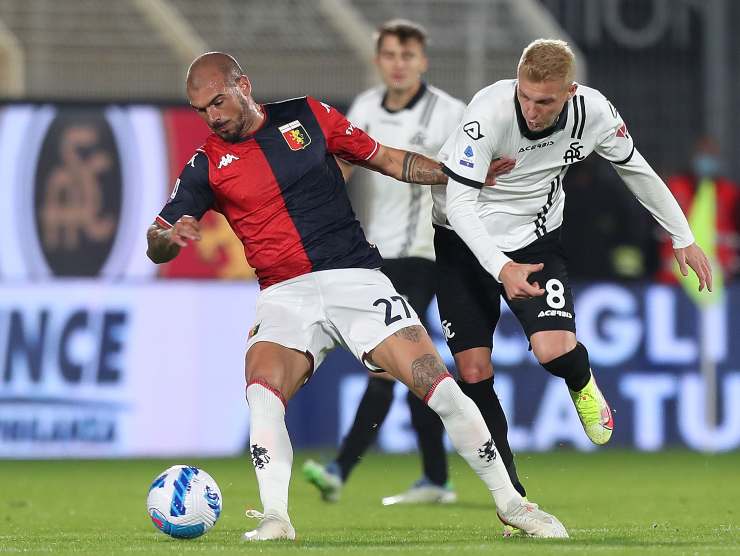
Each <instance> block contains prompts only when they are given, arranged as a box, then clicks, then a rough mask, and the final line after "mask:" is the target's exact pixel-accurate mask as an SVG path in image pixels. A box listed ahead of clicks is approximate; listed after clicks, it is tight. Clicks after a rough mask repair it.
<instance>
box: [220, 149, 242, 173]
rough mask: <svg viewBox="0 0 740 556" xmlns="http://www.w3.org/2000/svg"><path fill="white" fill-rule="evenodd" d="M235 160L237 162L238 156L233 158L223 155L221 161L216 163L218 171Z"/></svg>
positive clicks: (230, 155) (231, 155)
mask: <svg viewBox="0 0 740 556" xmlns="http://www.w3.org/2000/svg"><path fill="white" fill-rule="evenodd" d="M235 160H239V157H238V156H234V155H233V154H231V153H229V154H225V155H223V156H222V157H221V161H220V162H219V163H218V169H219V170H220V169H221V168H226V167H227V166H228V165H229V164H231V163H232V162H234V161H235Z"/></svg>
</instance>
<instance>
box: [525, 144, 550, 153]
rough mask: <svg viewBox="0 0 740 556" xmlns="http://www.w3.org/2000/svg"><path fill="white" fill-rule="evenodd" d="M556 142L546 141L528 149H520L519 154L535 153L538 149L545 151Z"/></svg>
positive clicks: (527, 147) (529, 146)
mask: <svg viewBox="0 0 740 556" xmlns="http://www.w3.org/2000/svg"><path fill="white" fill-rule="evenodd" d="M554 144H555V141H545V142H544V143H537V144H536V145H528V146H526V147H520V148H519V152H520V153H523V152H526V151H534V150H536V149H544V148H545V147H552V146H553V145H554Z"/></svg>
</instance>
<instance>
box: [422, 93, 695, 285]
mask: <svg viewBox="0 0 740 556" xmlns="http://www.w3.org/2000/svg"><path fill="white" fill-rule="evenodd" d="M592 151H596V152H597V153H598V154H599V155H600V156H602V157H603V158H605V159H606V160H608V161H609V162H611V163H612V164H613V165H614V167H615V169H616V170H617V172H618V174H619V175H620V176H621V177H622V179H623V180H624V181H625V183H626V185H627V186H628V187H629V188H630V190H631V191H632V192H633V193H634V194H635V196H636V197H637V198H638V200H639V201H640V202H641V203H642V204H643V205H644V206H645V207H646V208H647V209H648V210H649V211H650V212H651V213H652V214H653V216H654V217H655V218H656V220H658V222H659V223H660V224H661V225H662V226H663V227H664V228H665V229H666V231H667V232H668V233H669V234H670V235H671V237H672V238H673V244H674V246H675V247H686V246H688V245H690V244H691V243H693V242H694V238H693V236H692V234H691V230H690V229H689V225H688V223H687V222H686V218H685V217H684V215H683V213H682V212H681V209H680V208H679V206H678V203H677V202H676V200H675V199H674V198H673V196H672V195H671V193H670V191H669V190H668V188H667V186H666V185H665V184H664V183H663V181H662V180H661V179H660V178H659V177H658V176H657V174H656V173H655V172H654V171H653V169H652V168H651V167H650V165H649V164H648V163H647V162H646V161H645V159H644V158H643V157H642V156H641V155H640V153H639V152H637V150H635V147H634V144H633V142H632V137H631V136H630V135H629V133H628V131H627V127H626V125H625V124H624V122H623V121H622V118H621V116H620V115H619V113H618V112H617V110H616V109H615V108H614V106H612V105H611V103H610V102H609V101H608V100H607V99H606V98H605V97H604V96H603V95H602V94H601V93H600V92H599V91H597V90H596V89H592V88H590V87H586V86H584V85H578V88H577V90H576V93H575V96H574V97H573V98H572V99H571V100H570V101H568V102H567V103H566V104H565V106H564V107H563V111H562V112H561V113H560V116H559V117H558V119H557V121H556V123H555V124H554V126H553V128H551V129H549V130H545V131H543V132H532V131H530V130H529V129H528V128H527V124H526V122H525V121H524V118H523V116H522V114H521V110H520V108H519V104H518V101H517V100H516V80H513V79H511V80H505V81H498V82H496V83H494V84H493V85H490V86H488V87H486V88H485V89H482V90H481V91H479V92H478V93H477V94H476V95H475V96H474V97H473V100H472V101H471V103H470V105H468V107H467V109H466V111H465V115H464V116H463V118H462V121H461V123H460V125H459V126H458V128H457V129H456V130H455V133H453V134H452V136H450V138H449V140H448V141H447V142H446V143H445V145H444V147H443V148H442V150H441V152H440V154H439V159H440V161H442V162H443V163H444V171H445V173H446V174H447V175H448V176H450V181H449V183H448V185H447V191H446V196H443V195H440V194H435V196H434V221H435V223H436V224H440V225H447V226H448V227H449V226H450V225H451V227H452V228H454V229H455V231H456V232H457V233H458V235H460V237H461V238H462V239H463V240H464V241H465V242H466V243H467V244H468V246H469V247H470V248H471V250H472V251H473V253H475V255H476V257H477V258H478V260H479V261H480V263H481V265H482V266H483V267H484V268H485V269H486V270H487V271H488V272H490V273H491V274H492V275H493V276H494V277H495V278H496V279H498V276H499V273H500V271H501V268H502V267H503V266H504V265H505V264H506V263H507V262H508V261H509V260H510V259H509V258H508V257H506V256H505V255H504V254H503V253H504V252H509V251H514V250H516V249H520V248H522V247H525V246H526V245H529V244H530V243H532V242H533V241H535V240H536V239H537V238H540V237H542V236H543V235H544V234H545V233H547V232H549V231H552V230H554V229H556V228H558V227H559V226H560V225H561V224H562V222H563V207H564V205H565V193H564V191H563V177H564V176H565V173H566V172H567V170H568V167H569V166H570V165H571V164H574V163H576V162H578V161H580V160H583V159H584V158H586V157H587V156H588V155H589V154H590V153H591V152H592ZM499 157H511V158H515V159H516V167H515V168H514V170H513V171H512V172H511V173H509V174H506V175H503V176H499V177H498V178H497V179H496V185H495V186H493V187H482V185H483V182H484V181H485V178H486V173H487V171H488V167H489V165H490V163H491V161H492V160H494V159H496V158H499Z"/></svg>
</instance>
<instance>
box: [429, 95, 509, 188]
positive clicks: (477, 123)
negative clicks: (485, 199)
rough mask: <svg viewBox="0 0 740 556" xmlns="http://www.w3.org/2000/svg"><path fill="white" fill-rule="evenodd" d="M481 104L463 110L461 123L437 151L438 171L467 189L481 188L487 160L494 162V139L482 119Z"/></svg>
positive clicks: (486, 170)
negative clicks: (440, 168) (440, 167)
mask: <svg viewBox="0 0 740 556" xmlns="http://www.w3.org/2000/svg"><path fill="white" fill-rule="evenodd" d="M482 108H483V106H482V103H481V102H476V101H475V99H474V100H473V102H472V103H471V104H470V105H469V106H468V107H467V109H466V110H465V112H464V113H463V116H462V121H461V122H460V123H459V124H458V126H457V127H456V128H455V131H453V132H452V135H450V137H449V138H448V139H447V141H446V142H445V144H444V145H443V146H442V150H440V151H439V161H440V162H441V163H442V164H443V166H442V171H443V172H444V173H445V174H447V175H448V176H449V177H450V178H451V179H453V180H455V181H456V182H458V183H461V184H464V185H467V186H469V187H476V188H479V189H480V188H481V187H483V184H484V183H485V181H486V174H487V173H488V167H489V166H490V164H491V160H493V159H494V158H495V137H494V134H493V126H492V125H491V124H490V120H489V118H484V117H483V115H484V111H483V110H482Z"/></svg>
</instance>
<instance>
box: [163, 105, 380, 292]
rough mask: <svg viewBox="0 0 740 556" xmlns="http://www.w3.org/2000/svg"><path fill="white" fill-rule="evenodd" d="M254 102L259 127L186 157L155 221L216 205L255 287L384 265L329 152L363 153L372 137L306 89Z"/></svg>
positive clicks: (372, 144)
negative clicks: (239, 247)
mask: <svg viewBox="0 0 740 556" xmlns="http://www.w3.org/2000/svg"><path fill="white" fill-rule="evenodd" d="M260 108H261V109H262V111H263V113H264V116H265V119H264V122H263V124H262V126H261V127H260V128H259V129H258V130H257V131H255V132H254V133H253V134H251V135H250V136H249V137H247V138H246V139H244V140H243V141H240V142H238V143H229V142H227V141H224V140H223V139H221V138H220V137H218V136H217V135H216V134H211V135H210V136H209V137H208V139H207V140H206V142H205V144H204V145H203V146H202V147H201V148H200V149H198V150H197V151H196V152H195V154H194V155H193V157H192V158H191V159H190V160H189V161H188V163H187V164H185V167H184V169H183V171H182V173H181V174H180V177H179V179H178V180H177V181H176V182H175V187H174V189H173V191H172V194H171V195H170V199H169V200H168V202H167V204H166V205H165V206H164V208H163V209H162V211H161V212H160V213H159V216H158V217H157V223H158V224H159V225H160V226H163V227H165V228H169V227H171V226H172V225H173V224H174V223H175V222H177V220H178V219H179V218H180V217H182V216H184V215H190V216H193V217H195V218H197V219H200V218H201V217H202V216H203V214H205V212H206V211H207V210H208V209H214V210H217V211H219V212H221V213H222V214H223V215H224V216H225V217H226V219H227V220H228V222H229V224H230V225H231V228H232V229H233V230H234V232H235V233H236V235H237V237H238V238H239V239H240V240H241V242H242V243H243V244H244V252H245V255H246V257H247V262H248V263H249V264H250V265H251V266H252V267H253V268H254V269H255V271H256V274H257V278H258V279H259V282H260V287H261V288H263V289H264V288H266V287H268V286H270V285H272V284H276V283H278V282H282V281H284V280H288V279H289V278H293V277H295V276H300V275H302V274H306V273H308V272H313V271H318V270H329V269H336V268H379V267H380V266H382V264H383V261H382V259H381V257H380V254H379V253H378V250H377V249H376V248H375V246H374V245H371V244H369V243H368V242H367V240H366V239H365V234H364V232H363V231H362V228H361V227H360V224H359V222H358V221H357V219H356V218H355V214H354V212H353V211H352V206H351V205H350V202H349V198H348V196H347V192H346V188H345V183H344V179H343V178H342V173H341V171H340V170H339V166H338V165H337V162H336V160H335V158H334V155H337V156H338V157H340V158H342V159H344V160H346V161H348V162H362V161H365V160H369V159H370V158H372V157H373V156H374V155H375V153H377V151H378V147H379V145H378V143H377V142H376V141H375V140H374V139H372V138H371V137H370V136H368V135H367V134H366V133H365V132H364V131H362V130H361V129H359V128H356V127H354V126H353V125H352V124H350V122H349V121H348V120H347V119H346V118H345V117H344V116H343V115H342V114H341V113H339V112H338V111H337V110H336V109H334V108H332V107H331V106H329V105H327V104H324V103H322V102H319V101H317V100H316V99H314V98H311V97H301V98H297V99H291V100H286V101H283V102H276V103H271V104H264V105H261V106H260Z"/></svg>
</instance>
